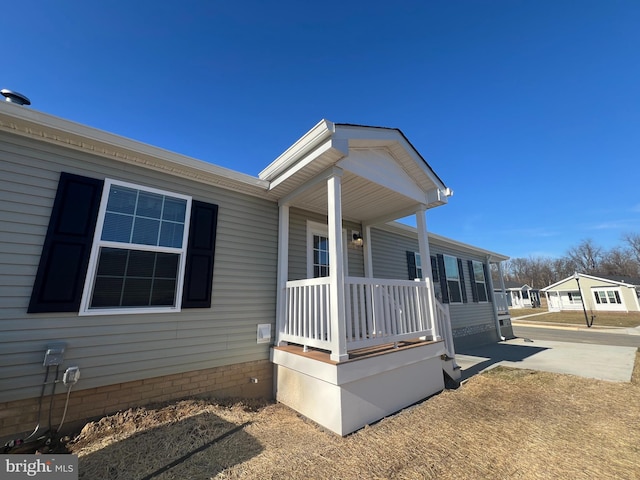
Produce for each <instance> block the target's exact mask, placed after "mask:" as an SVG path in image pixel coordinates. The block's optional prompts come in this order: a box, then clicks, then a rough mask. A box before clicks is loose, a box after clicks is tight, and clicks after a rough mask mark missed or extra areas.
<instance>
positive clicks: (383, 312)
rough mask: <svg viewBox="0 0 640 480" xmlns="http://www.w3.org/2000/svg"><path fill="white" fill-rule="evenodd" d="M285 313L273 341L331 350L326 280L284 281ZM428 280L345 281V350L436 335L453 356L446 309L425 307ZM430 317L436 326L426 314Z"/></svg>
mask: <svg viewBox="0 0 640 480" xmlns="http://www.w3.org/2000/svg"><path fill="white" fill-rule="evenodd" d="M286 289H287V292H286V314H285V317H286V318H284V319H281V323H280V327H279V330H280V331H279V332H278V333H279V341H286V342H291V343H297V344H300V345H303V346H305V347H315V348H320V349H323V350H329V351H331V349H332V348H333V343H332V334H333V332H332V331H331V321H330V302H331V299H330V295H329V279H328V278H326V277H325V278H315V279H306V280H295V281H290V282H287V286H286ZM428 292H429V280H425V281H410V280H386V279H385V280H382V279H375V278H360V277H346V278H345V318H344V320H343V321H344V323H342V322H340V323H341V324H342V326H344V335H345V337H346V343H347V350H355V349H358V348H364V347H370V346H375V345H381V344H386V343H394V342H399V341H402V340H407V339H412V338H418V337H427V338H434V339H435V338H438V336H440V337H442V338H443V339H444V340H445V343H446V344H447V353H448V354H449V355H450V356H453V354H454V349H453V337H452V335H451V322H450V319H449V311H448V308H446V307H447V306H443V305H441V304H440V303H439V302H437V301H436V302H435V305H433V309H430V308H429V307H430V305H429V298H430V295H428ZM430 311H433V312H435V313H436V318H437V325H436V322H434V319H433V318H431V315H430V314H429V312H430Z"/></svg>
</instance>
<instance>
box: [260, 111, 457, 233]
mask: <svg viewBox="0 0 640 480" xmlns="http://www.w3.org/2000/svg"><path fill="white" fill-rule="evenodd" d="M335 173H339V174H341V175H342V211H343V217H344V218H348V219H352V220H357V221H363V222H369V223H380V222H382V221H388V220H391V219H395V218H400V217H402V216H405V215H409V214H411V213H414V212H415V209H416V208H417V207H418V206H420V205H424V206H425V207H426V208H432V207H436V206H438V205H442V204H444V203H446V202H447V198H448V197H449V196H451V195H452V191H451V189H449V188H447V187H446V185H445V184H444V182H443V181H442V180H441V179H440V177H438V175H437V174H436V173H435V172H434V170H433V169H432V168H431V166H429V164H428V163H427V162H426V161H425V160H424V158H423V157H422V156H421V155H420V154H419V153H418V151H417V150H416V149H415V148H414V147H413V145H411V143H410V142H409V141H408V140H407V138H406V137H405V136H404V134H403V133H402V132H401V131H400V130H398V129H395V128H383V127H370V126H361V125H350V124H336V123H332V122H329V121H328V120H322V121H320V122H319V123H318V124H317V125H316V126H315V127H313V128H312V129H311V130H309V132H307V133H306V134H305V135H303V136H302V137H301V138H300V139H299V140H298V141H297V142H295V143H294V144H293V145H292V146H291V147H290V148H289V149H287V150H286V151H285V152H284V153H283V154H282V155H280V156H279V157H278V158H277V159H276V160H275V161H273V162H272V163H271V164H270V165H269V166H267V167H266V168H265V169H264V170H263V171H262V172H260V174H259V178H260V180H264V181H268V182H269V191H270V193H271V194H273V195H274V196H275V197H276V198H278V199H279V201H280V203H287V204H291V205H295V206H297V207H300V208H304V209H306V210H310V211H313V212H318V213H326V211H327V195H326V182H324V181H323V180H324V179H325V178H326V177H327V176H329V175H331V174H335Z"/></svg>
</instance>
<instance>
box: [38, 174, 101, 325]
mask: <svg viewBox="0 0 640 480" xmlns="http://www.w3.org/2000/svg"><path fill="white" fill-rule="evenodd" d="M103 185H104V182H103V181H102V180H96V179H94V178H87V177H81V176H79V175H73V174H70V173H65V172H62V173H61V174H60V181H59V182H58V191H57V193H56V198H55V200H54V203H53V209H52V211H51V217H50V219H49V228H48V229H47V236H46V237H45V240H44V245H43V246H42V255H41V256H40V264H39V265H38V273H37V274H36V280H35V283H34V284H33V291H32V293H31V300H30V302H29V308H28V309H27V312H28V313H43V312H77V311H78V310H79V309H80V301H81V299H82V290H83V287H84V279H85V277H86V275H87V267H88V265H89V255H90V254H91V245H92V243H93V235H94V232H95V229H96V222H97V220H98V209H99V207H100V197H101V196H102V189H103Z"/></svg>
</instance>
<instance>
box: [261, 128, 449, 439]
mask: <svg viewBox="0 0 640 480" xmlns="http://www.w3.org/2000/svg"><path fill="white" fill-rule="evenodd" d="M260 177H261V178H262V179H264V180H268V181H269V182H270V185H271V186H272V188H271V192H272V194H273V195H275V196H277V198H278V201H279V212H280V217H279V233H278V239H279V243H278V291H277V307H276V309H277V310H276V339H275V346H274V347H273V348H272V352H271V357H272V361H273V362H274V364H275V376H276V398H277V400H278V401H280V402H282V403H284V404H286V405H288V406H290V407H291V408H293V409H295V410H297V411H299V412H300V413H302V414H303V415H306V416H307V417H309V418H310V419H312V420H314V421H316V422H317V423H319V424H320V425H322V426H324V427H326V428H329V429H330V430H332V431H334V432H336V433H338V434H340V435H346V434H348V433H351V432H352V431H354V430H356V429H358V428H361V427H362V426H364V425H366V424H367V423H370V422H372V421H376V420H379V419H381V418H383V417H384V416H386V415H389V414H391V413H393V412H395V411H397V410H399V409H401V408H403V407H406V406H408V405H410V404H412V403H415V402H417V401H419V400H421V399H423V398H425V397H428V396H429V395H432V394H434V393H437V392H439V391H440V390H442V389H443V388H444V381H443V368H444V367H443V365H444V364H446V363H447V362H448V365H451V366H452V368H451V369H450V370H451V371H452V372H453V371H454V367H455V365H454V362H455V360H454V356H455V352H454V348H453V339H452V334H451V325H450V319H449V313H448V308H447V307H446V306H444V305H442V304H440V303H439V302H437V300H436V299H435V295H434V289H433V285H432V281H431V279H432V273H431V266H430V262H428V261H426V262H425V265H424V268H422V269H421V272H420V274H419V275H416V277H417V278H416V281H413V279H407V278H408V275H407V273H406V269H405V273H404V275H403V276H402V277H401V278H402V279H401V278H392V279H389V278H376V276H375V272H374V266H373V265H374V262H373V253H372V245H371V228H372V227H374V226H376V225H379V224H384V223H386V222H389V221H392V220H396V219H399V218H403V217H407V216H408V215H415V221H416V226H417V232H418V250H419V254H420V256H421V258H425V259H429V258H430V254H429V245H428V240H427V228H426V218H425V213H426V211H427V210H428V209H430V208H434V207H436V206H439V205H443V204H445V203H446V202H447V197H448V196H449V195H451V191H450V190H449V189H448V188H446V187H445V185H444V184H443V183H442V181H441V180H440V179H439V178H438V177H437V175H436V174H435V173H434V172H433V170H431V168H430V167H429V166H428V164H427V163H426V162H425V161H424V159H423V158H422V157H421V156H420V155H419V154H418V153H417V152H416V151H415V150H414V149H413V147H412V146H411V144H410V143H409V142H408V141H407V140H406V138H405V137H404V135H402V134H401V132H399V131H398V130H395V129H382V128H374V127H362V126H355V125H337V124H332V123H331V122H326V121H322V122H320V123H319V124H318V125H317V126H316V127H314V128H313V129H312V130H311V131H310V132H308V133H307V134H306V135H305V136H303V137H302V138H301V139H300V140H299V141H298V142H296V144H294V145H293V146H292V147H291V148H290V149H289V150H287V151H286V152H285V153H284V154H283V155H282V156H281V157H279V158H278V159H276V161H274V162H273V163H272V164H271V165H269V166H268V167H267V168H266V169H265V170H264V171H263V172H261V174H260ZM292 209H295V210H296V215H297V217H296V218H298V219H300V218H302V219H304V223H303V220H296V221H297V223H296V224H295V225H293V224H292V220H291V218H292V217H291V215H292ZM348 258H350V259H351V260H350V261H348ZM354 263H355V264H354ZM305 273H306V274H305ZM374 351H375V354H373V352H374ZM321 359H322V360H321Z"/></svg>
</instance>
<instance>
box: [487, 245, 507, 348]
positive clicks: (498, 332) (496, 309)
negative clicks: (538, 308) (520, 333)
mask: <svg viewBox="0 0 640 480" xmlns="http://www.w3.org/2000/svg"><path fill="white" fill-rule="evenodd" d="M487 265H488V266H489V272H488V273H489V278H488V279H487V281H488V282H489V291H490V292H491V295H492V296H493V302H491V303H492V304H493V318H494V320H495V322H496V332H497V334H498V338H499V339H500V341H501V342H504V341H505V340H506V339H507V338H506V337H505V336H504V335H502V329H501V328H500V319H499V318H498V306H497V305H496V297H495V295H493V279H492V278H491V257H489V256H487ZM497 265H498V274H499V275H500V283H501V284H502V291H503V292H504V281H503V280H502V267H501V266H500V262H497Z"/></svg>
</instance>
